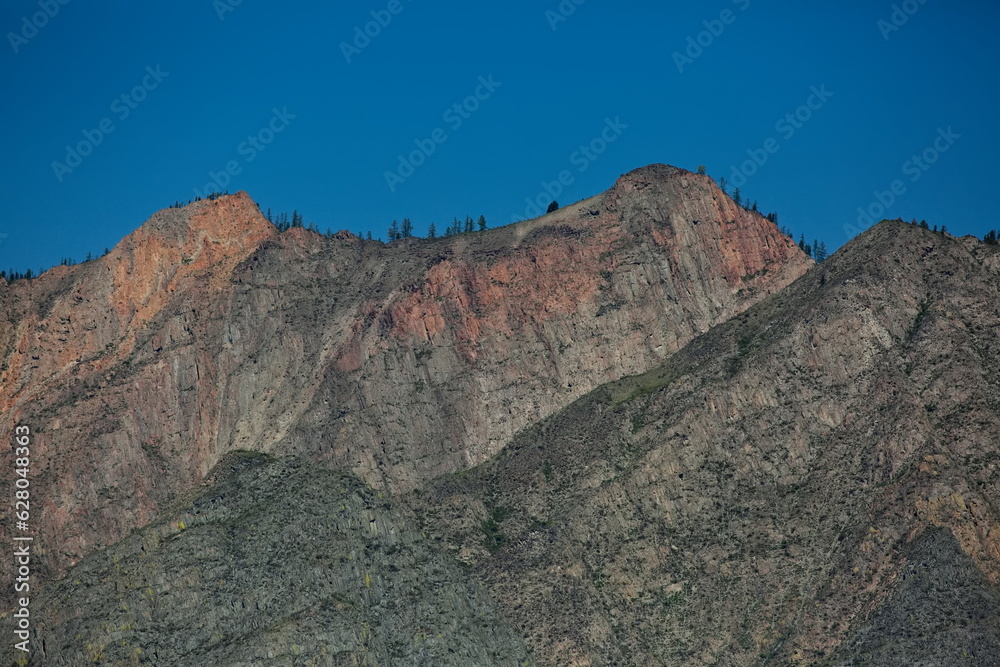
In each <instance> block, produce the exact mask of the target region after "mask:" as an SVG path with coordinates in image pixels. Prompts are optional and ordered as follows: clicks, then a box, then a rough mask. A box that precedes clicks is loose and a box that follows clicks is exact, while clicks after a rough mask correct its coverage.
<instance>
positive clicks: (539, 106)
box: [0, 0, 1000, 270]
mask: <svg viewBox="0 0 1000 667" xmlns="http://www.w3.org/2000/svg"><path fill="white" fill-rule="evenodd" d="M235 1H236V0H217V1H216V2H213V1H212V0H197V1H194V0H179V1H177V2H170V3H135V2H124V0H105V1H103V2H100V3H88V2H83V1H82V0H70V1H69V2H68V3H67V4H65V5H58V2H57V0H42V2H41V4H40V3H39V2H38V0H35V1H33V2H32V1H22V0H8V1H7V2H5V3H4V6H3V9H2V11H0V28H2V33H3V34H4V40H3V43H2V44H0V77H2V86H3V93H4V95H3V97H2V104H3V116H2V117H3V120H4V123H3V126H2V132H3V160H2V161H0V188H2V189H0V234H6V237H3V238H0V268H8V267H11V266H13V267H14V268H17V269H21V270H23V269H25V268H29V267H30V268H32V269H34V270H37V269H38V268H39V267H46V268H47V267H49V266H51V265H53V264H55V263H58V262H59V260H60V258H62V257H67V256H68V257H73V258H74V259H76V260H80V259H82V258H83V256H85V255H86V253H87V252H88V251H93V252H95V253H98V252H100V251H101V250H103V248H104V247H105V246H112V245H114V244H115V243H116V242H118V240H120V239H121V237H122V236H124V235H125V234H127V233H128V232H130V231H131V230H132V229H134V228H135V227H137V226H138V225H140V224H141V223H142V222H143V221H144V220H145V219H146V218H147V217H148V216H149V215H151V214H152V213H153V212H155V211H156V210H158V209H160V208H163V207H165V206H168V205H170V204H171V203H173V202H174V201H175V200H181V201H183V202H186V201H187V200H188V199H191V198H193V197H194V195H195V190H196V189H197V190H202V189H203V188H204V187H205V186H206V184H208V183H209V181H210V173H211V172H215V173H218V172H221V171H223V170H225V169H226V166H227V163H230V162H233V163H234V164H235V166H236V168H237V169H238V171H239V173H238V174H237V175H235V176H232V180H231V182H230V183H229V184H228V185H227V186H226V187H224V188H220V189H228V190H230V191H236V190H240V189H242V190H246V191H248V192H249V193H250V194H251V196H253V197H254V198H255V199H256V200H257V201H258V202H259V203H260V204H261V206H262V207H264V208H265V209H266V208H267V207H271V208H272V209H273V210H274V211H275V212H277V211H280V210H287V211H291V210H292V209H298V210H299V211H300V212H302V213H303V214H304V216H305V220H306V222H310V221H312V222H315V223H316V224H317V225H318V226H319V227H320V228H321V229H322V230H326V229H327V228H328V227H329V228H332V229H334V230H338V229H344V228H346V229H350V230H351V231H354V232H358V231H362V230H363V231H367V230H372V231H373V232H374V233H375V235H376V236H378V235H382V236H383V237H384V235H385V229H386V227H387V225H388V223H389V222H390V221H391V220H392V219H393V218H398V219H402V218H403V217H410V218H411V219H412V220H413V221H414V225H415V228H416V231H417V232H418V233H420V234H422V233H423V231H424V230H425V228H426V225H427V223H428V222H430V221H434V222H436V223H437V225H438V229H439V230H440V229H442V228H443V227H444V226H445V225H446V224H447V223H448V222H449V221H450V220H451V218H452V217H453V216H459V217H464V216H465V215H466V214H469V215H473V216H475V217H478V216H479V215H480V214H485V215H486V216H487V218H488V220H489V222H490V224H491V225H497V224H502V223H507V222H510V220H511V219H512V218H513V217H515V216H518V215H523V214H524V212H525V209H526V206H527V204H526V203H525V198H526V197H535V196H536V195H538V194H539V193H542V192H544V191H543V188H542V183H543V181H550V182H551V181H554V180H556V179H557V178H558V175H559V173H560V172H561V171H563V170H567V171H569V172H570V174H571V176H572V183H571V184H570V185H568V186H566V187H565V191H564V192H563V193H561V194H560V195H559V196H558V197H557V198H558V199H559V201H560V202H561V203H563V204H566V203H570V202H572V201H576V200H578V199H582V198H584V197H588V196H590V195H593V194H596V193H598V192H601V191H603V190H605V189H607V188H608V187H609V186H610V185H611V184H612V183H613V182H614V180H615V178H617V177H618V176H619V175H620V174H622V173H624V172H627V171H629V170H631V169H633V168H636V167H639V166H642V165H645V164H649V163H653V162H666V163H669V164H674V165H677V166H681V167H685V168H688V169H692V170H693V169H695V168H696V167H697V165H699V164H704V165H706V166H707V167H708V171H709V173H710V174H712V175H713V176H715V177H716V178H718V177H720V176H726V177H729V176H731V171H732V166H733V165H737V164H740V163H742V162H744V161H746V160H747V159H749V158H748V155H747V151H748V150H750V151H753V150H758V149H761V148H762V147H763V146H764V145H765V142H767V140H768V139H773V140H774V141H773V142H772V143H771V144H770V147H771V148H772V149H774V148H775V147H777V148H778V150H777V152H774V153H768V154H767V155H766V156H767V160H766V162H764V164H763V165H762V166H760V167H759V168H758V169H757V173H756V174H754V175H753V176H751V177H749V178H748V179H747V182H746V184H745V185H744V186H743V188H742V190H743V192H744V193H745V194H746V195H747V196H749V197H750V198H751V199H756V200H758V201H759V202H760V207H761V208H762V209H764V210H765V211H771V210H776V211H777V212H778V213H779V215H780V223H781V224H783V225H788V226H791V227H792V228H793V229H794V230H795V231H796V233H798V232H804V233H805V235H806V236H807V237H808V238H809V239H812V238H814V237H817V238H820V239H822V240H824V241H825V242H826V243H827V245H828V246H829V247H831V249H832V248H835V247H838V246H840V245H842V244H843V243H844V242H845V241H846V240H847V238H848V234H850V233H851V230H847V231H846V232H845V229H844V225H845V224H853V225H854V226H855V227H857V223H856V220H857V218H858V212H857V210H858V207H864V208H868V207H869V206H870V205H871V204H873V203H874V202H875V201H876V197H875V194H874V193H875V192H876V191H888V190H890V189H891V184H892V183H893V181H895V180H899V181H900V185H903V186H904V187H905V191H902V194H899V195H898V196H896V195H894V197H895V199H896V201H895V202H894V203H892V204H891V205H890V206H888V207H887V209H886V213H885V215H884V216H880V217H893V218H894V217H903V218H906V219H910V218H911V217H916V218H918V219H919V218H926V219H927V220H928V221H929V222H931V223H932V224H946V225H947V226H948V229H949V230H950V231H951V232H952V233H956V234H963V233H975V234H977V235H980V236H981V235H982V234H983V233H984V232H985V231H986V230H987V229H989V228H991V227H998V226H1000V223H997V221H996V217H995V215H993V210H994V208H995V206H994V202H993V199H994V196H995V187H994V184H995V182H996V172H997V167H996V157H997V147H998V139H1000V129H998V124H997V122H996V113H997V97H998V93H997V83H998V69H997V62H998V61H997V51H996V35H997V34H998V33H1000V8H998V6H997V4H996V3H995V2H993V1H989V2H987V1H980V2H974V1H971V0H964V1H963V0H959V1H956V2H944V1H943V0H926V1H925V2H924V3H923V4H921V3H920V2H919V0H909V1H908V2H907V3H899V5H897V6H900V5H906V6H907V7H906V8H908V9H910V10H911V11H912V10H916V11H915V12H914V13H913V14H912V15H905V14H900V15H898V16H897V17H896V18H897V22H898V23H902V21H900V20H899V19H900V18H901V17H902V16H904V15H905V16H906V22H905V23H902V25H900V26H899V29H898V30H892V31H891V32H889V31H888V28H886V27H885V26H886V25H892V24H891V23H887V24H883V26H882V27H881V28H880V26H879V21H880V20H885V21H890V20H891V19H892V13H893V3H892V2H889V1H886V2H872V1H871V0H866V1H861V0H845V1H843V2H838V3H789V2H777V1H776V0H773V1H769V0H714V1H712V2H699V3H691V2H684V3H681V2H652V1H638V0H637V1H634V2H615V3H610V2H602V1H600V0H585V1H584V2H582V4H580V5H579V6H575V5H574V3H572V0H566V1H565V2H563V3H562V4H563V6H564V7H566V6H575V11H574V12H573V13H572V14H571V15H569V16H568V17H565V18H566V20H564V21H562V20H560V21H558V22H556V20H555V19H554V18H553V16H554V15H553V14H549V15H547V14H546V11H547V10H550V11H553V12H558V11H559V6H560V3H559V1H558V0H550V1H548V2H546V1H544V0H543V1H540V2H530V3H529V2H520V1H517V0H515V1H509V2H502V3H500V2H494V3H468V2H453V1H450V0H446V1H438V2H434V3H430V2H420V1H417V2H413V0H398V3H399V4H398V6H395V9H397V10H399V11H398V13H396V14H391V13H390V14H388V15H389V16H391V21H390V22H388V25H386V26H385V27H380V29H379V34H378V35H377V36H376V37H374V38H371V39H370V43H368V44H367V45H366V46H364V48H362V49H359V50H358V51H357V52H352V53H350V54H349V56H350V59H351V62H348V61H347V60H348V58H347V57H346V56H345V54H344V49H343V47H342V43H344V42H347V43H350V42H352V41H353V40H354V38H355V27H356V26H358V27H360V28H361V29H363V28H364V25H365V23H366V22H368V21H371V20H373V19H372V15H371V12H372V11H375V12H376V13H378V12H380V11H385V12H387V11H388V9H387V8H388V7H390V5H391V4H392V3H390V2H389V0H371V1H363V2H351V3H302V4H301V5H297V4H293V3H286V2H282V3H279V2H274V1H266V0H243V1H242V2H240V3H239V4H238V5H236V6H234V7H230V6H229V3H232V2H235ZM46 4H51V5H52V7H50V8H49V11H50V13H55V12H54V11H53V7H56V6H58V12H57V13H55V15H54V16H52V17H51V18H49V17H47V16H39V17H34V15H35V14H37V13H38V12H42V11H43V9H42V8H41V7H42V6H44V5H46ZM95 5H97V6H95ZM226 7H228V8H229V9H231V10H232V11H224V12H223V11H222V8H226ZM724 10H728V11H729V12H731V13H728V14H723V11H724ZM220 13H221V19H220ZM385 16H386V15H385V13H383V14H382V18H383V21H384V20H385ZM25 17H27V19H25ZM33 17H34V18H33ZM720 17H722V19H724V20H726V21H728V23H726V22H723V21H722V20H720V21H719V22H717V23H714V24H713V23H712V22H713V21H714V20H716V19H720ZM560 18H562V17H560ZM25 20H27V21H28V22H29V24H30V23H31V22H32V21H33V20H34V22H35V23H42V24H44V25H43V26H42V27H41V28H38V29H37V30H32V29H31V28H30V27H29V28H25V23H24V21H25ZM705 21H708V22H709V24H708V27H706V25H705V23H704V22H705ZM553 26H555V29H553ZM720 27H721V30H720ZM892 27H893V28H895V27H896V26H894V25H893V26H892ZM710 28H714V29H715V32H717V33H719V34H718V35H717V36H716V35H713V34H711V32H705V31H708V30H709V29H710ZM370 30H371V31H372V32H374V27H373V26H372V27H370ZM703 32H704V34H702V35H700V39H701V41H702V43H703V44H706V45H707V46H705V47H704V48H703V50H702V52H701V53H700V54H699V53H698V52H697V50H692V51H691V52H690V53H691V54H693V55H695V56H696V57H694V58H692V61H691V62H686V63H682V65H683V71H679V68H678V65H677V62H676V59H675V57H674V53H675V52H684V51H685V50H686V49H687V48H688V46H689V42H688V39H689V38H692V39H695V40H697V39H698V38H699V33H703ZM11 33H14V34H15V35H17V37H16V38H13V43H12V37H11ZM886 36H887V37H888V39H886ZM359 44H361V45H364V42H359ZM15 48H16V50H17V52H16V53H15ZM147 67H148V68H150V70H147ZM157 67H158V68H159V71H160V72H161V74H160V75H158V76H156V77H154V76H152V75H150V74H149V72H150V71H154V72H155V71H156V68H157ZM163 73H165V74H163ZM480 77H483V78H484V79H485V80H489V79H490V77H492V80H493V81H494V82H498V83H499V86H498V87H496V88H495V89H494V90H492V91H489V90H488V89H487V88H485V87H479V86H481V84H480V83H479V79H480ZM144 84H145V86H146V88H145V89H140V90H138V91H137V93H136V94H135V95H134V96H133V95H132V91H133V90H134V89H135V88H136V86H140V87H142V86H143V85H144ZM823 86H825V87H826V90H827V91H829V92H830V93H832V97H829V99H827V100H825V101H823V102H820V100H819V98H817V97H814V98H813V99H812V102H813V104H814V106H816V107H818V108H817V109H815V110H811V111H808V112H806V111H805V110H800V113H801V114H802V115H803V116H811V117H810V118H809V119H808V120H807V121H806V122H804V123H801V124H800V125H799V126H798V127H793V126H790V125H787V124H785V125H780V126H779V125H777V123H778V122H779V121H780V120H781V119H783V118H784V117H785V115H786V114H787V113H790V112H795V111H796V109H797V108H798V107H800V105H803V104H806V103H807V102H808V101H810V95H811V94H812V93H811V92H810V90H811V88H812V87H816V88H821V87H823ZM477 87H478V92H479V94H480V96H481V97H483V98H485V99H482V100H476V101H475V103H472V102H471V101H470V106H471V107H476V106H478V108H475V110H474V111H471V112H466V113H464V115H465V116H467V117H461V116H459V115H458V114H457V112H454V111H452V112H451V113H450V114H449V115H447V116H446V115H445V113H446V112H447V111H448V110H449V109H451V108H453V106H454V105H455V104H461V103H462V102H463V101H464V100H465V99H466V98H467V97H469V96H470V95H475V93H476V92H477ZM122 95H126V96H127V97H126V100H125V101H123V100H122ZM140 97H141V98H144V99H142V100H141V101H137V100H136V99H135V98H140ZM116 100H117V101H116ZM133 107H134V108H133ZM274 109H277V110H278V111H279V112H282V113H284V112H285V110H287V113H288V114H291V115H294V118H287V117H286V118H284V119H276V120H273V117H274V111H273V110H274ZM126 113H127V115H126ZM606 119H611V120H612V121H614V120H615V119H619V120H620V123H623V124H625V125H627V128H619V129H618V130H615V131H614V132H612V131H610V130H609V131H607V132H606V133H605V134H606V135H607V136H611V137H615V140H614V141H613V142H612V143H609V144H607V146H606V148H605V150H604V152H603V153H601V154H600V155H593V156H592V158H590V157H584V156H583V154H582V153H577V154H576V155H574V152H575V151H577V150H578V149H579V147H580V146H581V145H586V144H590V143H591V141H592V140H595V139H597V138H598V137H600V136H601V133H602V131H604V128H605V127H606ZM102 121H103V122H104V127H105V128H108V127H113V131H112V132H110V133H108V134H104V133H103V132H100V134H102V135H103V136H101V137H100V143H99V145H96V146H93V150H92V152H91V153H90V154H89V155H87V156H85V157H82V158H81V160H80V162H79V163H78V164H77V166H75V167H73V168H72V171H65V170H64V169H62V168H60V167H58V166H57V167H54V166H53V163H54V162H60V163H65V164H66V165H67V166H69V165H70V164H71V163H75V160H74V159H72V158H70V159H69V161H68V162H67V149H66V147H67V146H68V145H69V146H77V145H78V144H80V142H84V144H86V143H87V142H91V143H96V141H91V140H92V139H94V138H96V137H98V136H99V135H98V134H97V133H96V132H98V131H99V130H100V128H101V124H102ZM459 121H460V124H459ZM272 122H274V123H275V125H274V126H275V127H276V128H279V129H280V132H277V133H274V134H273V135H271V136H268V132H269V131H270V129H267V130H266V131H265V132H263V134H261V133H260V131H261V130H265V129H266V128H268V125H269V124H270V123H272ZM949 127H950V128H952V132H953V134H957V135H960V136H959V138H957V139H956V138H955V137H954V136H952V138H951V139H949V140H947V141H945V140H944V139H940V140H938V147H939V148H945V147H946V148H947V151H945V152H943V153H940V154H939V155H937V157H938V159H937V160H936V162H935V163H934V164H933V165H924V166H925V167H927V169H926V170H924V169H923V167H919V166H917V167H914V165H913V164H910V165H907V164H906V163H907V161H908V160H910V159H911V158H912V157H913V156H914V155H919V154H921V153H922V152H924V151H925V149H932V155H931V157H934V155H933V150H934V149H933V147H934V142H935V140H936V139H937V137H939V128H944V129H945V130H947V128H949ZM438 128H440V131H439V132H438V134H437V135H436V136H437V138H438V139H441V138H442V137H443V138H445V139H446V140H445V141H443V143H438V142H435V141H434V140H433V136H434V131H435V130H436V129H438ZM790 128H791V129H790ZM85 131H89V133H90V134H89V137H90V139H88V137H87V136H86V135H85V134H84V132H85ZM250 136H255V137H257V143H258V146H259V147H260V150H258V148H256V147H253V145H252V144H251V143H243V142H245V141H247V138H248V137H250ZM266 139H271V141H270V143H263V140H266ZM417 140H423V145H424V146H425V147H427V146H429V145H433V146H434V152H433V154H431V155H429V156H427V157H426V158H425V160H424V161H423V164H422V165H420V166H419V167H417V168H416V169H415V170H414V172H413V174H412V175H409V176H408V177H407V178H406V179H405V180H404V181H403V182H401V183H400V182H395V183H394V184H393V188H390V186H389V184H387V180H386V176H385V173H386V172H387V171H394V170H396V169H397V168H398V167H399V157H398V156H399V155H400V154H409V153H411V152H412V151H414V150H418V148H417V145H416V144H415V142H416V141H417ZM428 141H430V142H431V143H430V144H428V143H427V142H428ZM597 146H598V147H599V146H600V142H598V143H597ZM87 148H88V146H86V145H85V146H84V147H83V150H84V151H86V150H87ZM765 153H766V151H765ZM758 155H760V153H759V152H758ZM251 157H252V158H253V159H252V160H251V159H250V158H251ZM584 166H586V170H584V171H581V169H582V168H583V167H584ZM57 171H58V172H59V173H58V174H57V173H56V172H57ZM404 173H408V172H404ZM917 174H919V179H918V180H916V181H914V180H913V179H914V177H915V176H916V175H917ZM212 189H214V188H212ZM542 199H545V195H543V196H542Z"/></svg>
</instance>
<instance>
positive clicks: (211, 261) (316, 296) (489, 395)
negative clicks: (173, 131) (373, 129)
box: [0, 165, 811, 608]
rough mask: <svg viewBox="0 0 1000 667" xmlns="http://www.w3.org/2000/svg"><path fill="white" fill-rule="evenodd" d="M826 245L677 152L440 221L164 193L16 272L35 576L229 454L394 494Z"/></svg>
mask: <svg viewBox="0 0 1000 667" xmlns="http://www.w3.org/2000/svg"><path fill="white" fill-rule="evenodd" d="M809 266H811V261H810V260H809V259H808V258H807V257H805V256H804V255H803V253H802V252H801V251H800V250H799V249H798V248H797V247H796V246H795V245H794V244H793V243H791V242H790V241H789V239H787V238H786V237H785V236H784V235H782V234H781V233H780V232H779V231H778V230H777V229H776V228H775V226H774V225H773V224H772V223H770V222H769V221H767V220H765V219H764V218H762V217H761V216H759V215H757V214H755V213H751V212H748V211H746V210H744V209H742V208H741V207H738V206H736V205H735V204H734V203H733V202H732V201H731V200H730V199H729V198H728V197H726V196H725V195H724V194H723V193H722V192H721V191H719V189H718V188H717V187H716V186H715V184H714V182H712V181H711V179H710V178H708V177H706V176H700V175H697V174H692V173H690V172H686V171H683V170H679V169H676V168H673V167H667V166H664V165H652V166H650V167H645V168H642V169H638V170H636V171H633V172H631V173H629V174H626V175H624V176H622V177H621V178H620V179H619V180H618V181H617V182H616V183H615V185H614V187H613V188H612V189H611V190H609V191H608V192H607V193H604V194H603V195H599V196H597V197H593V198H591V199H588V200H584V201H582V202H579V203H577V204H575V205H572V206H569V207H566V208H563V209H560V210H559V211H556V212H555V213H552V214H550V215H547V216H544V217H542V218H539V219H537V220H533V221H528V222H525V223H520V224H517V225H512V226H509V227H503V228H498V229H495V230H490V231H487V232H482V233H475V234H468V235H464V234H463V235H460V236H458V237H452V238H447V239H438V240H435V241H425V240H416V239H410V240H404V241H401V242H396V243H393V244H389V245H383V244H381V243H376V242H368V241H363V240H361V239H358V238H356V237H354V236H353V235H351V234H341V235H338V237H337V238H334V239H326V238H323V237H321V236H319V235H316V234H312V233H310V232H308V231H306V230H304V229H292V230H289V231H287V232H284V233H278V232H277V230H276V229H275V228H274V227H273V226H271V225H270V224H269V223H268V222H267V221H266V220H265V219H264V218H263V216H262V215H261V214H260V211H259V210H258V207H257V206H256V204H254V203H253V201H252V200H251V199H250V198H249V197H248V196H247V195H246V194H245V193H238V194H236V195H232V196H224V197H221V198H219V199H216V200H214V201H199V202H196V203H194V204H191V205H189V206H187V207H185V208H183V209H167V210H165V211H161V212H159V213H157V214H155V215H154V216H153V217H152V218H150V220H149V221H147V222H146V223H145V224H144V225H143V226H142V227H140V228H139V229H138V230H136V231H135V232H134V233H133V234H131V235H129V236H128V237H127V238H126V239H124V240H123V241H122V242H121V243H120V244H118V245H117V246H116V247H115V248H114V249H113V250H112V251H111V252H110V253H109V254H108V255H107V256H104V257H102V258H99V259H97V260H94V261H92V262H88V263H85V264H82V265H77V266H72V267H58V268H56V269H53V270H51V271H49V272H47V273H46V274H45V275H43V276H41V277H40V278H38V279H34V280H30V281H17V282H15V283H13V284H10V285H3V286H0V314H2V318H3V324H4V326H3V327H2V330H0V421H2V423H3V424H4V425H5V426H4V428H7V429H8V430H10V428H12V426H13V425H14V424H16V423H24V424H29V425H31V426H32V428H33V429H34V431H35V432H36V434H37V439H36V442H35V447H34V457H35V460H36V465H37V466H38V467H37V468H36V469H35V474H36V475H37V478H36V479H35V480H33V488H35V489H36V493H37V498H38V499H39V500H38V503H39V505H37V506H36V507H35V509H34V510H33V517H34V520H36V521H37V523H36V524H35V525H36V526H38V529H39V534H38V538H39V539H38V548H39V555H40V556H41V561H40V566H41V567H42V569H41V570H40V575H41V577H40V578H41V579H42V580H43V581H44V580H47V579H51V577H53V576H55V575H57V574H58V573H60V572H62V571H63V570H64V569H65V568H66V567H68V566H71V565H73V564H74V563H77V562H79V561H80V560H81V559H82V558H83V557H84V556H86V555H87V554H89V553H92V552H94V551H95V550H96V549H99V548H101V547H103V546H106V545H108V544H111V543H113V542H116V541H117V540H119V539H121V538H123V537H124V536H126V535H128V534H129V532H130V531H131V530H133V529H135V528H138V527H140V526H142V525H145V524H146V523H148V522H149V521H151V520H152V519H153V518H154V517H155V516H156V515H157V514H158V513H159V512H161V511H162V510H163V509H164V508H166V507H167V506H168V505H169V504H170V503H171V502H173V501H174V500H175V499H176V498H177V497H178V496H179V494H181V493H183V492H184V491H186V490H188V489H191V488H194V487H195V486H196V485H198V484H199V483H200V481H201V480H202V479H203V478H204V476H205V475H207V474H208V472H209V471H210V470H211V469H212V468H213V466H215V465H216V464H217V463H218V462H219V461H220V460H221V458H222V457H223V456H225V454H226V453H227V452H231V451H235V450H251V451H257V452H273V453H276V454H280V455H298V456H301V457H304V458H306V459H307V460H309V461H312V462H314V463H318V464H320V465H322V466H324V467H327V468H330V469H336V470H342V471H345V472H350V473H352V474H355V475H356V476H358V477H360V478H361V479H363V480H364V481H365V482H367V483H368V484H370V485H372V486H374V487H377V488H380V489H385V490H387V491H395V492H401V491H406V490H409V489H413V488H416V487H418V486H419V485H421V484H423V483H425V482H427V481H429V480H430V479H432V478H435V477H437V476H439V475H441V474H445V473H450V472H455V471H459V470H464V469H468V468H469V467H471V466H474V465H476V464H479V463H481V462H483V461H485V460H487V459H488V458H489V457H491V456H493V455H494V454H496V453H497V452H498V451H500V450H501V449H502V448H503V447H504V446H505V445H506V444H507V443H508V442H509V441H510V439H511V438H512V437H513V435H514V434H515V433H516V432H517V431H519V430H520V429H522V428H523V427H525V426H527V425H529V424H531V423H534V422H537V421H538V420H540V419H542V418H544V417H546V416H548V415H551V414H553V413H554V412H556V411H557V410H559V409H561V408H562V407H564V406H565V405H566V404H567V403H568V402H570V401H572V400H574V399H575V398H578V397H580V396H582V395H584V394H585V393H586V392H587V391H590V390H591V389H593V388H594V387H597V386H598V385H600V384H602V383H604V382H607V381H609V380H614V379H616V378H620V377H623V376H625V375H629V374H634V373H639V372H643V371H645V370H648V369H649V368H652V367H654V366H655V365H657V364H659V363H661V362H662V361H663V360H664V359H666V358H667V357H669V355H670V354H672V353H673V352H675V351H676V350H677V349H679V348H680V347H681V346H683V345H684V344H685V343H687V342H688V341H689V340H691V339H692V338H693V337H694V336H695V335H697V334H699V333H702V332H704V331H706V330H707V329H708V328H709V327H711V326H712V325H715V324H718V323H720V322H722V321H725V320H726V319H728V318H730V317H732V316H733V315H735V314H737V313H739V312H741V311H742V310H743V309H745V308H746V307H748V306H750V305H751V304H753V303H755V302H756V301H758V300H759V299H761V298H763V297H765V296H767V295H768V294H770V293H773V292H775V291H777V290H779V289H781V288H782V287H784V286H785V285H787V284H789V283H790V282H792V281H793V280H794V279H795V278H797V277H798V276H800V275H802V273H804V272H805V271H806V270H807V269H808V268H809ZM3 456H4V459H3V462H4V464H5V465H6V464H8V463H10V453H9V452H7V451H5V452H4V453H3ZM9 468H10V466H9V465H6V468H5V469H9ZM4 530H9V529H8V528H7V527H6V526H5V527H4ZM5 590H8V589H7V588H5ZM4 595H5V596H6V595H7V594H6V593H5V594H4ZM4 603H5V604H4V607H5V608H6V607H8V605H9V600H6V599H5V600H4Z"/></svg>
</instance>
